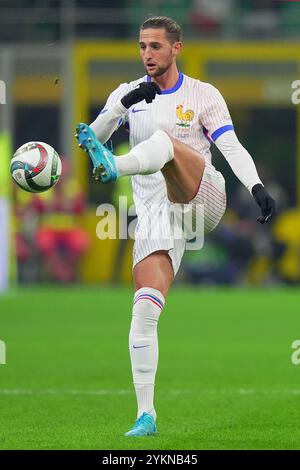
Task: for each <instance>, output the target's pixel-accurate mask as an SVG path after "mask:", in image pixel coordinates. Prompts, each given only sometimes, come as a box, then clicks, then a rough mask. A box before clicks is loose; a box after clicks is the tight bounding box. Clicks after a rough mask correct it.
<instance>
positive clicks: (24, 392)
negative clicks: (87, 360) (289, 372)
mask: <svg viewBox="0 0 300 470" xmlns="http://www.w3.org/2000/svg"><path fill="white" fill-rule="evenodd" d="M133 393H134V392H133V390H107V389H95V390H76V389H74V390H73V389H69V390H64V389H44V390H34V389H0V395H11V396H18V395H94V396H97V395H100V396H101V395H133ZM157 393H158V394H167V395H300V389H281V390H278V389H277V390H276V389H274V390H266V389H265V390H252V389H243V388H241V389H237V390H226V389H220V390H217V389H216V390H201V389H200V390H197V389H195V390H172V389H171V390H157Z"/></svg>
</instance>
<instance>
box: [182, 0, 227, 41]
mask: <svg viewBox="0 0 300 470" xmlns="http://www.w3.org/2000/svg"><path fill="white" fill-rule="evenodd" d="M234 14H235V9H234V2H233V0H214V1H213V2H212V1H211V0H193V2H192V5H191V9H190V15H189V16H190V23H191V24H192V25H193V26H194V27H195V28H196V29H197V30H199V32H200V33H201V32H202V33H205V34H206V36H207V35H208V34H209V33H218V32H220V31H221V29H222V24H223V23H224V22H226V21H230V20H232V15H234Z"/></svg>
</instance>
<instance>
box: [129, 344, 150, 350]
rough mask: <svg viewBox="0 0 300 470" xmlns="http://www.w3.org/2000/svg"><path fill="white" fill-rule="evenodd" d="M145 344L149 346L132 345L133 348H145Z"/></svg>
mask: <svg viewBox="0 0 300 470" xmlns="http://www.w3.org/2000/svg"><path fill="white" fill-rule="evenodd" d="M147 346H150V344H145V346H135V345H133V346H132V347H133V349H140V348H146V347H147Z"/></svg>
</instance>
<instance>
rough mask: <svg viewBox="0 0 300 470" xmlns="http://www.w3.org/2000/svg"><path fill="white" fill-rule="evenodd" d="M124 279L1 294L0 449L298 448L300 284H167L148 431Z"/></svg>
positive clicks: (128, 295) (130, 294)
mask: <svg viewBox="0 0 300 470" xmlns="http://www.w3.org/2000/svg"><path fill="white" fill-rule="evenodd" d="M131 302H132V293H131V290H130V289H112V288H84V287H81V286H78V287H74V288H69V289H64V288H50V289H20V290H18V291H15V292H11V293H9V294H5V295H2V296H1V297H0V339H1V340H3V341H5V343H6V351H7V363H6V364H5V365H0V448H1V449H123V450H124V449H164V450H167V449H169V450H170V449H191V450H193V449H299V448H300V427H299V396H300V365H298V366H297V365H293V364H292V361H291V355H292V352H293V350H292V347H291V344H292V342H293V341H294V340H295V339H300V317H299V305H300V291H299V290H289V289H276V290H272V289H270V290H234V289H227V290H226V289H221V290H215V289H213V288H212V289H201V288H181V287H180V288H179V287H177V286H176V288H173V290H172V291H171V293H170V295H169V298H168V301H167V305H166V308H165V310H164V312H163V313H162V316H161V319H160V324H159V339H160V361H159V369H158V374H157V381H156V410H157V413H158V431H159V434H158V435H157V436H155V437H148V438H125V437H124V432H126V431H127V430H128V429H129V428H130V427H131V425H132V423H133V421H134V419H135V412H136V403H135V395H134V393H133V387H132V384H131V371H130V363H129V353H128V346H127V338H128V330H129V325H130V319H131Z"/></svg>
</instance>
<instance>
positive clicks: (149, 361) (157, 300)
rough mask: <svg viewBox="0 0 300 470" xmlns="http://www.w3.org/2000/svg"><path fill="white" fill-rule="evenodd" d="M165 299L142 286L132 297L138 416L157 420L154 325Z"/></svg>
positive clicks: (132, 350) (131, 339)
mask: <svg viewBox="0 0 300 470" xmlns="http://www.w3.org/2000/svg"><path fill="white" fill-rule="evenodd" d="M164 303H165V299H164V296H163V295H162V294H161V292H159V291H158V290H156V289H153V288H151V287H143V288H142V289H139V290H138V291H137V292H136V293H135V296H134V304H133V310H132V321H131V329H130V333H129V352H130V358H131V367H132V375H133V383H134V386H135V391H136V398H137V405H138V413H137V416H138V417H139V416H141V414H142V413H144V412H146V413H149V414H150V415H152V416H153V417H154V419H156V412H155V409H154V403H153V400H154V383H155V374H156V369H157V363H158V340H157V323H158V319H159V315H160V313H161V311H162V309H163V307H164Z"/></svg>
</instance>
